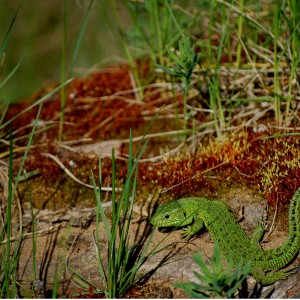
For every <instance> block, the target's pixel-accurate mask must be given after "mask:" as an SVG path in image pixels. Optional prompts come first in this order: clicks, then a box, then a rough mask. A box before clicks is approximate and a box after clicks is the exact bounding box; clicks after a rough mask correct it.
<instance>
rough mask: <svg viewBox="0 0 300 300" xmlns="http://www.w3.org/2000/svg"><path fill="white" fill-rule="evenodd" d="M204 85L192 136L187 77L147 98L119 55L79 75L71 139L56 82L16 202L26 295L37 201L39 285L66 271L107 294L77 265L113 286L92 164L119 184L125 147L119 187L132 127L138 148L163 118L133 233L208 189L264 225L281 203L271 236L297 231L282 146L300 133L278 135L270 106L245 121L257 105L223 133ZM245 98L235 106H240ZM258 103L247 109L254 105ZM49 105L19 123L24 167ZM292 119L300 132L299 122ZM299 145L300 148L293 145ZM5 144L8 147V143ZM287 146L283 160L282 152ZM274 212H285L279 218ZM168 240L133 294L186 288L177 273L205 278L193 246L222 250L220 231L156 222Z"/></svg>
mask: <svg viewBox="0 0 300 300" xmlns="http://www.w3.org/2000/svg"><path fill="white" fill-rule="evenodd" d="M149 68H150V67H149V66H148V65H141V66H140V70H141V71H140V72H141V76H145V74H146V73H147V72H150V71H149ZM157 82H159V83H157ZM53 88H54V87H51V86H50V87H47V88H45V89H44V90H41V91H39V92H38V93H36V95H34V96H33V97H31V98H30V99H28V100H27V101H25V102H24V103H22V104H16V105H12V106H11V107H10V109H9V110H8V113H7V115H6V120H10V119H11V118H12V117H13V116H15V115H16V114H17V113H19V112H21V111H24V110H25V109H26V108H27V107H28V106H29V105H30V103H33V102H34V101H36V100H37V99H40V98H41V97H42V96H43V95H45V94H46V93H47V92H48V91H49V90H51V89H53ZM199 90H200V91H201V90H202V91H205V89H203V88H202V89H197V87H193V88H192V89H191V91H190V95H189V96H190V100H189V105H191V106H192V107H194V109H195V112H196V113H195V116H194V121H189V124H188V125H189V128H193V124H192V122H194V125H195V124H196V126H198V127H197V128H198V129H197V132H196V134H195V135H194V137H193V138H191V139H188V140H187V141H186V142H184V141H185V138H184V135H183V134H182V130H181V129H182V110H183V97H182V94H181V90H180V89H179V88H178V89H176V88H175V92H174V91H171V88H170V85H169V84H167V83H165V82H164V81H163V80H161V81H159V80H158V81H155V82H152V84H149V85H147V87H146V88H145V89H144V90H143V98H141V95H140V90H138V89H136V87H135V85H134V83H133V81H132V76H131V72H130V70H129V68H128V67H127V66H118V67H116V66H114V67H110V68H107V69H105V70H102V71H99V72H95V73H93V74H91V75H90V76H89V77H87V78H81V79H76V80H74V81H73V82H72V83H71V84H70V85H69V86H68V93H67V94H68V98H67V102H66V106H65V113H64V126H63V136H62V140H61V141H58V131H59V118H60V114H61V112H60V109H61V102H60V94H59V93H55V94H54V95H53V96H51V97H49V98H48V99H47V100H46V101H45V102H44V104H43V108H42V110H41V115H40V117H39V122H38V126H37V130H38V133H37V134H36V135H35V137H34V140H33V143H32V147H31V149H30V151H29V154H28V157H27V159H26V161H25V164H24V169H25V170H26V171H27V180H26V181H25V180H23V181H22V182H20V183H19V185H18V195H17V197H16V199H15V202H16V203H15V205H14V220H13V221H14V235H15V236H18V234H19V230H20V228H23V229H24V230H25V233H26V235H25V237H26V238H25V239H24V241H23V243H22V248H21V255H20V261H19V265H18V274H17V277H18V283H19V284H20V287H21V288H20V291H21V295H22V296H25V297H26V296H32V294H30V293H29V290H30V289H31V287H32V285H33V284H34V275H33V274H34V266H33V257H32V253H33V251H32V245H33V241H32V238H33V236H32V226H31V210H30V203H32V205H33V207H34V215H35V223H36V226H37V228H36V230H37V232H38V234H37V238H36V270H37V272H38V276H37V278H39V280H40V282H41V285H42V287H43V288H44V291H42V292H41V293H40V294H39V293H38V291H37V288H36V293H37V296H38V297H42V296H49V295H51V290H52V289H53V284H54V282H55V276H58V277H57V278H59V282H60V286H59V295H60V296H61V297H62V296H64V297H73V298H75V297H81V298H83V297H87V298H92V297H99V294H97V293H96V290H95V289H94V288H90V290H89V289H87V290H85V289H84V288H83V286H82V285H81V284H80V283H79V282H80V280H79V275H77V274H80V276H82V278H84V279H85V282H88V283H89V285H90V286H91V287H96V288H98V289H99V288H101V279H100V276H99V268H98V259H97V252H96V247H95V240H94V234H95V230H96V221H95V215H96V199H95V196H94V191H93V188H92V180H91V170H92V172H93V173H94V174H95V177H96V180H98V172H99V164H100V165H101V171H102V184H103V187H107V188H108V189H109V187H110V186H111V184H112V183H111V166H112V160H111V158H112V149H114V156H115V159H116V173H117V178H116V186H117V187H122V184H123V183H124V180H125V178H126V171H127V158H128V149H129V142H130V140H129V134H130V133H129V129H131V132H132V136H133V151H136V150H137V149H138V143H139V141H140V140H142V137H143V135H144V133H145V132H146V130H147V128H148V126H149V124H150V122H151V120H152V119H153V118H156V119H155V121H154V123H153V125H152V126H151V128H150V130H149V132H147V134H148V137H149V144H148V146H147V148H146V151H145V153H144V154H143V156H142V157H141V161H140V163H139V174H138V186H137V194H136V199H135V204H134V216H133V219H132V224H131V229H130V230H131V235H130V236H131V238H132V239H133V237H136V238H139V237H144V236H147V235H149V231H150V230H151V228H150V225H149V218H150V216H151V214H152V212H153V209H155V207H157V205H158V204H161V203H163V202H167V201H169V200H170V199H174V198H180V197H186V196H201V197H205V198H209V199H220V200H223V201H225V202H226V203H228V205H229V206H230V207H231V208H232V210H233V213H234V215H235V217H236V218H237V219H238V220H240V224H241V226H242V227H243V228H244V229H245V231H246V232H247V233H248V234H251V232H252V231H253V230H254V228H255V227H256V224H257V220H260V219H261V217H262V216H263V215H264V214H265V207H266V206H267V205H269V206H270V209H269V211H268V216H269V218H268V220H267V224H268V228H270V227H271V225H272V224H275V229H274V230H273V231H272V232H270V234H269V235H266V236H267V237H266V238H265V240H264V241H263V243H262V246H263V248H265V249H269V248H275V247H278V246H280V245H281V244H282V243H283V242H284V240H285V239H286V237H287V234H288V226H287V225H288V222H287V207H288V203H289V201H290V199H291V197H292V195H293V193H294V192H295V190H296V188H297V187H298V186H299V185H300V179H299V178H300V176H299V175H300V168H299V167H297V166H295V167H291V166H290V165H288V164H284V163H283V160H282V158H281V157H280V153H281V152H280V151H281V150H282V149H286V151H285V152H284V158H285V160H286V161H292V159H293V158H294V155H295V152H296V151H298V148H299V138H297V136H293V135H285V136H281V138H280V139H278V140H276V139H274V138H270V137H272V136H274V135H275V134H278V133H280V132H281V131H280V130H278V129H277V128H276V126H275V125H276V124H273V123H271V122H270V119H271V118H272V114H271V113H270V112H269V113H266V114H264V117H263V118H262V119H261V120H259V122H257V121H255V122H253V123H251V122H250V123H249V124H250V125H249V126H248V127H245V126H242V124H244V123H245V122H247V121H249V120H252V119H251V117H246V116H245V117H243V120H242V121H241V120H238V119H236V120H235V121H233V123H232V126H234V129H232V130H231V131H229V132H225V131H224V132H223V135H222V137H220V136H218V134H217V133H216V130H215V127H214V126H212V125H210V127H207V129H204V128H203V129H199V128H200V127H201V126H200V125H201V124H208V123H209V122H210V121H211V115H210V114H208V113H207V112H206V109H207V107H206V106H205V103H204V101H203V99H204V98H205V97H206V96H207V95H206V94H205V92H203V93H202V92H199ZM225 92H226V93H228V91H224V93H225ZM253 105H254V106H255V105H256V104H253ZM162 107H163V108H162ZM161 108H162V109H161ZM160 109H161V110H160ZM239 109H241V108H237V111H234V113H235V112H236V113H238V110H239ZM250 109H252V108H245V111H247V110H248V111H249V110H250ZM256 109H257V107H256ZM259 109H262V108H261V107H260V108H259ZM37 110H38V107H37V106H36V107H33V108H32V109H30V110H29V111H27V112H26V113H24V114H22V115H21V116H20V117H19V118H17V119H16V120H15V121H14V122H12V124H11V126H12V128H13V137H14V139H15V140H14V149H15V151H16V152H15V156H14V174H15V175H16V174H17V171H18V168H19V166H20V163H21V159H22V155H23V154H24V146H25V145H26V139H20V138H21V137H23V136H26V135H28V134H29V133H30V131H31V129H32V124H33V122H34V119H35V118H36V114H37ZM159 110H160V112H159V115H158V116H156V113H157V112H158V111H159ZM155 116H156V117H155ZM29 124H31V125H30V126H29ZM199 126H200V127H199ZM296 128H297V127H296ZM288 130H289V132H293V127H292V126H291V127H290V128H289V129H288ZM294 130H296V129H294ZM178 132H179V134H178ZM265 137H269V138H268V139H265ZM287 144H288V145H289V148H285V145H287ZM4 150H5V149H4V148H3V149H1V151H2V153H4V152H5V151H4ZM276 151H277V152H276ZM99 155H101V160H100V158H99ZM275 155H277V156H276V157H277V160H276V159H275V158H274V159H270V157H275ZM4 158H5V157H4ZM6 158H7V157H6ZM273 162H275V163H278V164H279V163H280V164H281V165H280V168H281V169H280V170H281V171H282V173H276V176H275V175H274V174H273V173H274V172H273V173H272V174H271V175H272V176H273V177H272V176H271V175H270V172H271V164H272V163H273ZM269 165H270V167H269V168H268V166H269ZM282 174H288V175H289V176H286V175H285V176H283V175H282ZM267 175H270V178H271V179H270V180H271V184H270V185H268V183H267V181H264V178H268V177H267ZM5 185H6V184H4V183H3V184H2V186H3V190H2V200H1V201H2V202H1V209H2V214H3V213H4V212H5V208H6V201H5V199H6V197H7V191H6V190H5V188H4V187H5ZM269 187H270V188H269ZM102 194H103V197H102V199H104V202H106V204H105V207H106V210H107V213H108V215H110V200H111V192H110V191H103V192H102ZM17 204H19V206H18V205H17ZM276 205H277V206H276ZM273 216H276V218H275V220H273ZM99 235H100V251H101V257H102V258H103V260H104V267H105V265H106V264H107V245H108V242H107V237H106V234H105V228H104V226H103V224H102V223H100V227H99ZM162 240H163V242H162V246H163V245H168V244H170V246H168V247H166V248H165V249H164V250H163V251H161V252H159V253H158V254H157V255H155V256H153V257H151V258H150V259H149V260H147V262H146V263H145V264H144V265H143V267H142V269H141V270H140V272H141V273H144V274H146V275H147V276H145V280H144V281H142V282H141V283H139V285H136V286H134V287H133V288H131V289H130V290H128V291H127V292H126V293H125V294H124V295H122V296H123V297H124V298H127V297H128V298H186V295H185V294H184V292H183V291H182V290H181V289H176V288H174V287H173V285H172V284H173V283H174V282H178V281H189V280H191V281H194V280H195V279H196V278H195V275H194V273H193V270H197V265H196V264H195V262H194V261H193V259H192V257H191V253H194V252H196V251H198V250H200V251H201V253H202V254H203V255H204V257H205V258H206V260H207V261H209V258H210V257H211V255H212V250H213V242H212V240H211V238H210V235H209V233H208V232H205V233H203V234H202V235H199V236H197V237H195V238H192V239H190V240H186V239H184V238H183V237H182V236H181V234H180V232H178V231H176V232H174V233H172V234H170V235H167V234H166V233H163V232H159V231H157V230H156V231H155V234H154V236H153V240H152V242H151V246H150V249H153V248H154V247H155V246H156V245H157V244H158V243H160V242H161V241H162ZM297 262H298V263H299V258H297V259H296V261H295V262H294V263H293V265H294V264H295V265H297ZM141 273H140V274H141ZM299 277H300V272H297V273H295V274H293V275H291V276H290V277H289V278H288V280H286V281H280V282H277V283H276V284H274V285H273V286H272V288H273V287H274V292H273V295H272V296H274V295H276V296H277V297H291V298H292V297H295V296H297V295H299V293H300V289H299V286H298V285H297V280H299ZM35 284H36V285H38V284H39V282H35ZM253 287H254V279H252V278H251V277H249V279H248V288H249V291H251V290H252V289H253ZM269 291H270V287H266V288H264V289H263V291H262V292H261V294H260V296H261V297H263V296H265V295H267V294H268V292H269Z"/></svg>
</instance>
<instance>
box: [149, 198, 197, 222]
mask: <svg viewBox="0 0 300 300" xmlns="http://www.w3.org/2000/svg"><path fill="white" fill-rule="evenodd" d="M192 221H193V220H192V217H191V216H188V215H187V213H186V211H185V210H184V208H183V207H182V206H181V204H180V203H179V202H178V201H177V200H174V201H171V202H169V203H166V204H164V205H162V206H160V207H159V208H158V209H157V211H156V212H155V214H154V215H153V216H152V218H151V220H150V223H151V224H152V225H154V226H158V227H172V226H180V227H182V226H186V225H189V224H190V223H192Z"/></svg>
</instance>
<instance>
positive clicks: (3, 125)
mask: <svg viewBox="0 0 300 300" xmlns="http://www.w3.org/2000/svg"><path fill="white" fill-rule="evenodd" d="M72 80H73V79H69V80H67V81H66V82H64V83H63V84H61V85H59V86H58V87H56V88H55V89H53V90H52V91H51V92H49V93H48V94H47V95H45V96H43V97H42V98H41V99H39V100H38V101H36V102H35V103H33V104H32V105H30V106H28V107H27V108H25V109H23V110H22V111H21V112H19V113H18V114H16V115H15V116H14V117H12V118H11V119H9V120H8V121H6V122H5V123H4V124H2V125H1V126H0V129H3V128H5V127H6V126H8V125H9V124H11V123H12V122H13V121H14V120H16V119H17V118H19V117H20V116H21V115H23V114H24V113H26V112H27V111H29V110H31V109H32V108H33V107H35V106H37V105H39V104H41V103H43V102H44V101H45V100H46V99H47V98H49V97H50V96H51V95H53V94H54V93H56V92H57V91H59V90H60V89H61V88H62V87H63V86H65V85H67V84H69V83H70V82H71V81H72Z"/></svg>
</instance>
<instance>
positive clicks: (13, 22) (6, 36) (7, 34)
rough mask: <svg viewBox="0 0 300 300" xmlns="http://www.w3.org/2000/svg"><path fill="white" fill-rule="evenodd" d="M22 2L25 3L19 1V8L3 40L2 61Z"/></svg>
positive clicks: (0, 54) (0, 56) (0, 49)
mask: <svg viewBox="0 0 300 300" xmlns="http://www.w3.org/2000/svg"><path fill="white" fill-rule="evenodd" d="M22 3H23V0H21V1H20V2H19V5H18V8H17V10H16V12H15V14H14V16H13V18H12V21H11V23H10V25H9V28H8V30H7V32H6V35H5V37H4V40H3V42H2V44H1V48H0V61H1V59H2V56H3V54H4V51H5V48H6V45H7V42H8V38H9V36H10V34H11V31H12V28H13V26H14V24H15V22H16V18H17V16H18V13H19V10H20V8H21V6H22Z"/></svg>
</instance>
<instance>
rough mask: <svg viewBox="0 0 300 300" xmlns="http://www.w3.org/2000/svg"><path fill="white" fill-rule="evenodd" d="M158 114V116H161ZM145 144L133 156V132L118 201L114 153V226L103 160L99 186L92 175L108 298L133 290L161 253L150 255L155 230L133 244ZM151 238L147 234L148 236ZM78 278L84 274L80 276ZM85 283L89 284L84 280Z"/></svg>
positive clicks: (100, 271) (140, 145) (112, 209)
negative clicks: (105, 200)
mask: <svg viewBox="0 0 300 300" xmlns="http://www.w3.org/2000/svg"><path fill="white" fill-rule="evenodd" d="M158 113H159V112H158ZM158 113H157V114H158ZM157 114H156V115H155V117H154V118H153V120H152V122H150V125H149V127H148V129H147V130H146V132H145V135H146V134H147V132H148V130H149V128H150V127H151V126H152V124H153V122H154V120H155V119H156V117H157ZM142 143H143V141H141V142H140V144H139V145H138V147H137V151H136V154H135V155H134V153H133V142H132V134H131V132H130V143H129V158H128V168H127V176H126V180H125V183H124V186H123V189H122V193H121V195H120V197H118V199H117V194H116V191H117V188H116V163H115V158H114V152H112V195H111V199H112V204H111V205H112V206H111V225H109V221H108V217H107V216H106V215H105V212H104V208H103V206H102V203H101V185H102V182H101V160H100V159H99V187H98V186H97V184H96V181H95V177H94V174H93V173H92V180H93V186H94V192H95V196H96V200H97V214H96V228H97V229H96V234H95V236H96V247H97V254H98V267H99V273H100V277H101V281H102V289H101V290H102V291H103V292H104V294H105V296H106V297H107V298H117V297H119V296H120V295H122V294H124V292H126V291H127V290H128V289H129V288H130V287H132V286H133V285H135V284H136V283H137V282H139V281H140V280H141V279H142V278H143V274H141V275H138V274H137V273H138V271H139V269H140V268H141V266H142V265H143V264H144V262H145V261H146V260H147V259H148V258H149V257H150V256H152V255H154V254H155V253H156V252H157V251H159V250H156V249H157V247H155V248H154V250H152V251H150V252H149V253H148V249H149V246H150V243H151V241H152V237H153V234H154V231H152V233H151V234H150V236H149V237H146V238H145V237H144V239H143V240H144V241H145V244H144V247H143V246H142V245H140V244H139V243H140V241H135V242H132V241H131V240H130V239H131V238H130V234H129V232H130V226H131V219H132V213H133V204H134V199H135V192H136V185H137V174H138V162H139V160H140V158H141V156H142V155H143V153H144V151H145V149H146V147H147V144H148V141H145V142H144V144H142ZM100 219H101V220H102V221H103V223H104V226H105V231H106V236H107V238H108V255H107V261H108V267H107V268H105V267H104V263H103V260H102V258H101V256H100V251H101V250H100V243H99V241H100V237H99V230H98V229H99V223H100ZM145 235H146V236H147V233H145ZM76 275H77V277H80V275H78V274H76ZM81 280H83V281H85V280H84V279H83V278H81Z"/></svg>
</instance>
